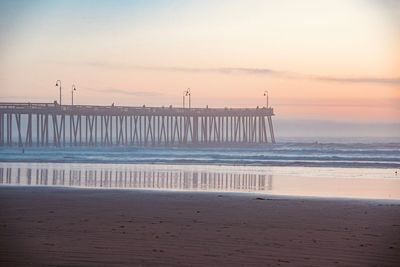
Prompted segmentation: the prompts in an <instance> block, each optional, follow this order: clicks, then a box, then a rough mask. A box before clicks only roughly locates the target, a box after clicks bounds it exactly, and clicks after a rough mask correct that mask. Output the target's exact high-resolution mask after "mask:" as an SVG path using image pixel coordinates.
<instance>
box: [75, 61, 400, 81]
mask: <svg viewBox="0 0 400 267" xmlns="http://www.w3.org/2000/svg"><path fill="white" fill-rule="evenodd" d="M80 64H83V65H88V66H92V67H100V68H108V69H124V70H126V69H133V70H144V71H170V72H189V73H219V74H226V75H235V74H242V75H264V76H274V77H280V78H284V79H307V80H314V81H320V82H336V83H353V84H370V85H373V84H380V85H400V77H369V76H366V77H335V76H319V75H310V74H302V73H296V72H289V71H281V70H275V69H271V68H247V67H220V68H191V67H176V66H140V65H133V64H128V63H117V62H116V63H111V62H106V61H87V62H82V63H80Z"/></svg>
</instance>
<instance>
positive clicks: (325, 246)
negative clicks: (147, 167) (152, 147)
mask: <svg viewBox="0 0 400 267" xmlns="http://www.w3.org/2000/svg"><path fill="white" fill-rule="evenodd" d="M0 242H1V244H0V245H1V248H0V265H1V266H26V265H31V266H399V265H398V264H399V263H400V201H398V202H396V201H369V200H345V199H317V198H291V197H283V196H282V197H278V196H275V197H269V196H265V195H264V196H263V195H256V194H233V193H190V192H164V191H140V190H96V189H71V188H43V187H7V186H4V187H0Z"/></svg>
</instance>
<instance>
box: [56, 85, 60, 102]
mask: <svg viewBox="0 0 400 267" xmlns="http://www.w3.org/2000/svg"><path fill="white" fill-rule="evenodd" d="M57 86H58V87H60V106H61V81H60V80H57V81H56V87H57Z"/></svg>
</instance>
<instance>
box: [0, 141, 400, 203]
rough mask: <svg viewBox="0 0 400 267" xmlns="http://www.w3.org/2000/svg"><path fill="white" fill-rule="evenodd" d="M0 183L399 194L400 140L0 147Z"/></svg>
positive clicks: (313, 194)
mask: <svg viewBox="0 0 400 267" xmlns="http://www.w3.org/2000/svg"><path fill="white" fill-rule="evenodd" d="M0 185H3V186H7V185H8V186H9V185H14V186H15V185H20V186H62V187H74V188H80V187H85V188H97V189H139V190H170V191H171V190H173V191H182V190H183V191H205V192H235V193H243V192H245V193H259V194H264V195H265V194H266V195H286V196H311V197H345V198H346V197H350V198H370V199H396V200H397V199H400V143H398V142H386V143H382V142H381V143H379V142H374V143H356V142H341V143H338V142H323V143H322V142H290V141H288V142H281V143H279V144H274V145H262V146H247V147H243V146H242V147H211V146H210V147H201V148H199V147H164V148H155V147H148V148H143V147H65V148H57V147H48V148H38V147H32V148H24V149H22V148H18V147H12V148H5V147H3V148H1V149H0Z"/></svg>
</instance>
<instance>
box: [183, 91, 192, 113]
mask: <svg viewBox="0 0 400 267" xmlns="http://www.w3.org/2000/svg"><path fill="white" fill-rule="evenodd" d="M184 94H185V95H184V97H185V96H188V97H189V109H190V108H191V106H192V104H191V101H192V100H191V96H192V93H191V92H190V88H188V89H186V91H184Z"/></svg>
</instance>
